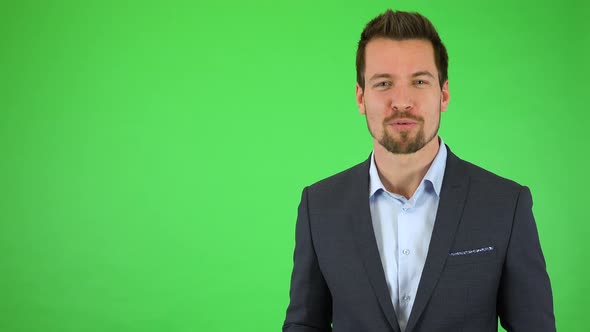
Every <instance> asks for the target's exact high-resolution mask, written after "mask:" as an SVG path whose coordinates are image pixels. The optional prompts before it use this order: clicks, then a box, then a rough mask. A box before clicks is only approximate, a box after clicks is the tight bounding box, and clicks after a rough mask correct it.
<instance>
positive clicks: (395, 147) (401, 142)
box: [365, 106, 440, 154]
mask: <svg viewBox="0 0 590 332" xmlns="http://www.w3.org/2000/svg"><path fill="white" fill-rule="evenodd" d="M365 109H366V106H365ZM367 113H368V112H367ZM437 114H438V119H436V121H437V123H436V129H435V130H433V131H432V132H431V133H428V135H427V134H426V133H425V132H424V119H423V118H422V117H419V116H415V115H412V114H408V113H405V112H401V113H397V114H395V115H393V116H391V117H389V118H387V119H385V120H383V124H382V126H383V128H382V132H383V135H382V136H381V137H379V138H378V137H377V136H376V135H375V132H374V131H373V130H372V129H371V126H370V125H369V118H368V117H366V119H367V127H368V128H369V132H370V133H371V136H373V138H374V139H375V140H377V142H379V144H381V146H383V147H384V148H385V149H386V150H387V151H389V152H391V153H393V154H411V153H415V152H417V151H419V150H420V149H422V148H423V147H424V146H425V145H426V144H428V143H430V141H432V140H433V139H434V138H435V137H436V135H437V133H438V129H439V128H440V107H439V112H438V113H437ZM398 118H399V119H401V118H407V119H412V120H414V121H416V122H417V126H418V132H417V133H416V134H415V135H414V136H412V134H411V132H410V131H400V132H399V138H395V137H393V136H392V135H390V134H389V131H388V128H387V123H391V122H392V121H393V120H395V119H398Z"/></svg>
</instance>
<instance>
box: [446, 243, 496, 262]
mask: <svg viewBox="0 0 590 332" xmlns="http://www.w3.org/2000/svg"><path fill="white" fill-rule="evenodd" d="M495 259H496V248H495V247H494V246H493V245H489V246H482V247H475V248H472V249H462V250H452V251H451V252H450V253H449V256H448V257H447V262H446V265H461V264H477V263H484V262H489V261H493V260H495Z"/></svg>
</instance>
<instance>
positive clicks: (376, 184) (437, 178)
mask: <svg viewBox="0 0 590 332" xmlns="http://www.w3.org/2000/svg"><path fill="white" fill-rule="evenodd" d="M446 164H447V147H446V146H445V143H444V142H443V140H442V138H440V136H439V148H438V152H437V153H436V156H435V157H434V160H433V161H432V164H430V168H428V171H427V172H426V174H425V175H424V178H423V179H422V181H421V182H420V183H423V182H426V181H428V182H430V184H432V187H433V188H434V192H435V193H436V195H437V196H439V197H440V189H441V187H442V181H443V177H444V175H445V168H446ZM369 181H370V184H369V197H371V196H373V195H374V194H375V193H376V192H377V191H378V190H379V189H382V190H383V191H386V189H385V186H384V185H383V183H382V182H381V179H380V178H379V173H378V172H377V166H376V165H375V151H373V152H371V167H370V168H369Z"/></svg>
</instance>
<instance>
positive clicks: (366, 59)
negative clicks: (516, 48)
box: [356, 10, 449, 154]
mask: <svg viewBox="0 0 590 332" xmlns="http://www.w3.org/2000/svg"><path fill="white" fill-rule="evenodd" d="M356 63H357V87H356V97H357V104H358V105H359V110H360V112H361V113H362V114H365V115H366V117H367V125H368V127H369V131H370V132H371V135H373V137H374V138H375V140H376V141H377V142H379V144H381V145H382V146H383V147H384V148H386V149H387V150H388V151H389V152H391V153H396V154H408V153H414V152H416V151H418V150H420V149H421V148H422V147H424V146H425V145H426V144H428V143H429V142H430V141H432V140H433V139H434V138H435V137H436V136H437V133H438V128H439V125H440V113H441V112H444V111H445V110H446V108H447V105H448V101H449V90H448V81H447V65H448V57H447V52H446V49H445V47H444V45H443V43H442V41H441V40H440V38H439V36H438V33H437V32H436V30H435V28H434V27H433V25H432V23H430V21H428V19H426V18H425V17H423V16H422V15H420V14H417V13H406V12H393V11H391V10H388V11H386V12H385V13H383V14H381V15H379V16H377V17H376V18H374V19H373V20H371V21H370V22H369V23H368V24H367V26H366V27H365V30H364V31H363V33H362V34H361V39H360V41H359V46H358V50H357V61H356Z"/></svg>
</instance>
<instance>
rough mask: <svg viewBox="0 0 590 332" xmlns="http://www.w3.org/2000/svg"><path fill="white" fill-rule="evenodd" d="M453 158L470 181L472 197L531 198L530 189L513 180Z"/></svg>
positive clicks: (492, 198)
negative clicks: (525, 196) (521, 196)
mask: <svg viewBox="0 0 590 332" xmlns="http://www.w3.org/2000/svg"><path fill="white" fill-rule="evenodd" d="M451 158H456V163H457V164H458V165H461V166H460V167H456V168H457V169H460V170H462V172H464V174H465V176H467V178H468V181H469V194H470V196H472V197H473V196H475V197H477V196H482V197H485V198H486V200H488V201H490V200H500V201H505V200H509V201H514V200H518V198H519V196H520V195H521V194H523V193H525V194H527V195H528V196H530V191H529V189H528V187H526V186H523V185H522V184H520V183H518V182H516V181H514V180H512V179H508V178H506V177H503V176H500V175H498V174H495V173H493V172H491V171H489V170H487V169H484V168H483V167H480V166H478V165H475V164H473V163H471V162H469V161H465V160H462V159H459V158H458V157H456V156H455V155H453V157H451ZM449 162H451V161H447V166H449ZM445 176H446V175H445Z"/></svg>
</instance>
